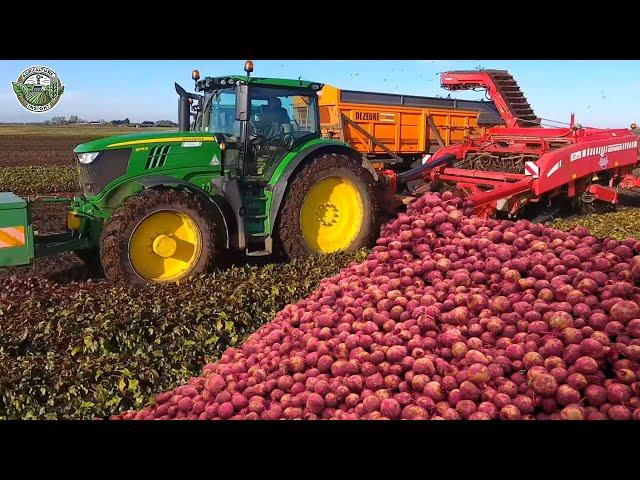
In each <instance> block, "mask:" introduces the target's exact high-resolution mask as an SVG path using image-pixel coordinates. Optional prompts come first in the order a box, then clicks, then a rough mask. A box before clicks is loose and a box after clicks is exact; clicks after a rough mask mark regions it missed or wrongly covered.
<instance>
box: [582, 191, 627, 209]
mask: <svg viewBox="0 0 640 480" xmlns="http://www.w3.org/2000/svg"><path fill="white" fill-rule="evenodd" d="M575 199H576V201H575V206H576V207H577V209H578V211H579V213H583V214H589V213H596V214H601V213H607V212H615V211H616V210H617V209H618V204H615V203H611V202H605V201H603V200H598V199H597V198H595V197H594V196H593V195H591V194H589V193H587V192H583V193H582V194H578V195H576V196H575Z"/></svg>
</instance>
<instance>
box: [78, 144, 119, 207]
mask: <svg viewBox="0 0 640 480" xmlns="http://www.w3.org/2000/svg"><path fill="white" fill-rule="evenodd" d="M130 156H131V149H130V148H124V149H120V150H106V151H104V152H102V153H100V155H98V156H97V158H96V159H95V160H94V161H93V162H92V163H90V164H89V165H82V164H80V163H78V170H79V177H80V185H81V186H82V190H83V191H84V194H85V195H86V196H87V197H93V196H95V195H97V194H98V193H100V191H101V190H102V189H103V188H104V187H106V186H107V184H108V183H109V182H110V181H112V180H114V179H116V178H118V177H121V176H123V175H124V174H125V173H127V166H128V165H129V157H130Z"/></svg>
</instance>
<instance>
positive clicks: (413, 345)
mask: <svg viewBox="0 0 640 480" xmlns="http://www.w3.org/2000/svg"><path fill="white" fill-rule="evenodd" d="M471 207H472V205H471V203H470V202H468V201H465V202H463V201H462V200H461V199H459V198H455V197H453V196H452V195H451V194H450V193H449V192H447V193H445V194H443V196H442V197H441V196H440V195H439V194H428V195H425V196H424V197H422V198H420V199H419V200H417V201H415V202H413V203H412V204H410V205H409V208H408V210H407V213H406V214H400V215H399V217H398V218H397V219H395V220H393V221H391V222H390V223H388V224H387V225H385V226H383V228H382V232H381V235H380V238H379V239H378V240H377V246H376V247H375V248H374V249H373V252H372V253H371V254H370V255H368V256H367V259H366V261H364V262H362V263H360V264H352V265H351V266H349V267H348V268H346V269H344V270H342V271H341V272H340V273H339V274H337V275H335V276H333V277H331V278H328V279H326V280H324V281H323V282H322V283H321V285H320V288H318V289H317V290H316V291H314V292H313V294H311V295H310V296H309V297H307V298H305V299H304V300H301V301H299V302H297V303H295V304H291V305H287V307H286V308H284V309H283V310H281V311H280V312H279V313H278V314H277V315H276V316H275V318H274V320H273V321H272V322H270V323H268V324H267V325H265V326H263V327H261V328H259V329H258V330H257V331H256V332H255V333H254V334H252V335H251V336H249V338H248V339H247V341H246V342H244V343H243V344H242V345H240V346H239V347H237V348H233V347H232V348H229V349H227V350H226V351H225V352H224V353H223V354H222V357H221V358H220V360H218V361H216V362H213V363H209V364H207V365H205V366H204V368H203V370H202V373H201V375H200V376H197V377H193V378H191V379H190V380H189V381H188V382H187V384H185V385H183V386H180V387H178V388H176V389H173V390H171V391H167V392H165V393H160V394H158V395H157V396H156V398H155V402H154V403H153V404H152V405H149V406H147V407H146V408H144V409H142V410H139V411H137V412H136V411H129V412H123V413H121V414H120V415H118V416H117V417H114V418H122V419H142V420H152V419H161V420H169V419H201V420H214V419H218V420H219V419H222V420H224V419H236V420H259V419H262V420H278V419H291V420H293V419H306V420H315V419H333V420H357V419H368V420H374V419H382V420H385V419H386V420H395V419H406V420H428V419H433V420H462V419H464V420H492V419H501V420H521V419H524V420H534V419H537V420H606V419H611V420H631V419H635V420H640V382H639V375H640V363H639V362H640V305H639V302H640V289H638V288H637V287H636V286H635V285H636V282H637V281H638V280H640V241H637V240H635V239H632V238H627V239H624V240H623V241H621V242H619V241H617V240H614V239H612V238H610V237H609V238H605V239H598V238H596V237H594V236H592V235H590V234H589V231H588V230H587V229H585V228H583V227H577V228H574V229H573V230H571V231H570V232H564V231H561V230H557V229H553V228H549V227H545V226H543V225H541V224H535V223H531V222H529V221H527V220H519V221H517V222H512V221H506V220H503V221H500V220H493V219H491V220H485V219H481V218H478V217H476V216H472V215H471V214H472V208H471Z"/></svg>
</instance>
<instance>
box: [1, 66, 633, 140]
mask: <svg viewBox="0 0 640 480" xmlns="http://www.w3.org/2000/svg"><path fill="white" fill-rule="evenodd" d="M243 64H244V60H243V59H240V60H162V61H157V60H153V61H152V60H95V61H87V60H60V61H58V60H20V61H17V60H11V61H9V60H1V61H0V122H39V121H43V120H47V119H50V118H51V117H53V116H65V117H67V118H68V117H69V116H70V115H78V116H79V117H80V118H84V119H86V120H99V119H104V120H107V121H109V120H114V119H124V118H125V117H128V118H129V119H130V120H131V121H132V122H142V121H144V120H152V121H155V120H173V121H177V95H176V93H175V90H174V86H173V83H174V82H178V83H179V84H181V85H182V86H183V87H184V88H185V89H186V90H187V91H193V81H192V80H191V71H192V70H193V69H194V68H197V69H199V70H200V73H201V75H202V76H203V77H204V76H220V75H231V74H243ZM254 64H255V70H254V73H253V75H254V76H261V77H279V78H298V77H302V78H303V79H306V80H313V81H317V82H322V83H329V84H331V85H334V86H337V87H339V88H343V89H348V90H362V91H371V92H387V93H401V94H406V95H422V96H436V95H442V96H446V95H447V94H448V93H449V92H448V91H445V90H443V89H441V88H440V82H439V77H438V74H439V72H443V71H447V70H463V69H476V68H478V67H482V68H495V69H506V70H509V72H510V73H511V74H512V75H513V76H514V77H515V79H516V80H517V82H518V84H519V85H520V88H521V90H522V91H523V93H524V95H525V97H527V99H528V100H529V103H530V104H531V106H532V107H533V110H534V112H535V113H536V115H538V116H539V117H542V118H544V119H550V120H556V121H561V122H568V121H569V118H570V115H571V113H575V114H576V122H578V123H580V124H582V125H585V126H593V127H611V128H625V127H628V126H629V125H630V124H631V123H632V122H637V123H640V61H637V60H615V61H614V60H607V61H595V60H580V61H578V60H571V61H564V60H526V61H525V60H514V61H506V60H455V61H453V60H452V61H447V60H415V61H397V60H379V61H372V60H295V61H292V60H255V61H254ZM33 65H44V66H47V67H49V68H52V69H53V70H54V71H55V72H56V73H57V74H58V76H59V77H60V79H61V80H62V83H63V85H65V92H64V94H63V96H62V98H61V100H60V102H58V104H57V105H56V106H55V107H54V108H53V109H52V110H50V111H48V112H45V113H41V114H38V113H33V112H29V111H27V110H25V109H24V108H23V107H22V106H21V105H20V104H19V103H18V101H17V99H16V97H15V95H14V93H13V89H12V87H11V82H12V81H15V80H16V79H17V78H18V76H19V75H20V73H21V72H22V70H24V69H25V68H27V67H30V66H33ZM452 97H455V98H463V99H480V98H483V94H482V93H478V92H453V93H452Z"/></svg>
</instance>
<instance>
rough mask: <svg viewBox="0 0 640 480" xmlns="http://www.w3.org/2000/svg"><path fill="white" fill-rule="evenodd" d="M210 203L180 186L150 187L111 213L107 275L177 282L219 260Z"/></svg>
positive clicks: (105, 242) (103, 243) (105, 236)
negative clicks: (181, 189)
mask: <svg viewBox="0 0 640 480" xmlns="http://www.w3.org/2000/svg"><path fill="white" fill-rule="evenodd" d="M216 214H217V212H216V211H215V209H213V208H212V206H211V205H210V204H209V202H207V201H205V200H203V199H201V198H199V197H197V196H194V195H191V194H189V193H188V192H185V191H178V190H145V191H143V192H142V193H140V194H138V195H136V196H134V197H131V198H129V199H127V200H126V201H125V202H124V203H123V204H122V205H121V206H120V207H119V208H118V209H117V210H116V212H115V213H114V214H113V215H111V217H110V218H109V220H108V222H107V224H106V226H105V228H104V230H103V232H102V236H101V239H100V259H101V261H102V266H103V268H104V272H105V275H106V277H107V278H108V279H109V280H112V281H121V282H129V283H140V284H141V283H164V282H175V281H177V280H181V279H184V278H186V277H188V276H190V275H194V274H197V273H200V272H203V271H206V270H209V269H211V268H212V267H213V265H214V254H215V248H214V242H215V219H216V218H217V217H216Z"/></svg>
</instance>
